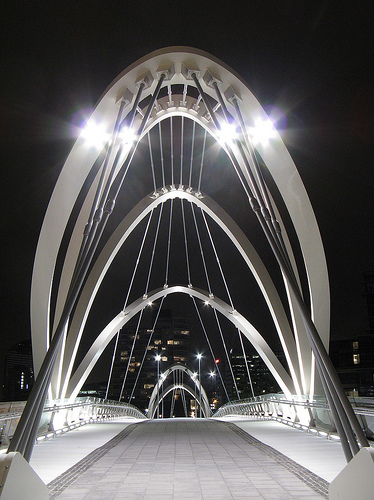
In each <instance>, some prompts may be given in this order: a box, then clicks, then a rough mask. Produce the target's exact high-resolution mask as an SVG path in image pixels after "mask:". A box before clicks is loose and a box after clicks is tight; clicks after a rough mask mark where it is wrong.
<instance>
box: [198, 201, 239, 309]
mask: <svg viewBox="0 0 374 500" xmlns="http://www.w3.org/2000/svg"><path fill="white" fill-rule="evenodd" d="M201 214H202V216H203V219H204V222H205V227H206V230H207V233H208V236H209V240H210V243H211V244H212V249H213V252H214V256H215V258H216V262H217V265H218V267H219V270H220V273H221V277H222V280H223V284H224V285H225V289H226V293H227V296H228V298H229V301H230V305H231V307H232V308H233V309H234V304H233V302H232V299H231V294H230V290H229V287H228V286H227V282H226V278H225V275H224V273H223V269H222V266H221V262H220V260H219V257H218V253H217V250H216V246H215V244H214V241H213V237H212V234H211V232H210V229H209V225H208V221H207V219H206V217H205V213H204V211H203V210H202V209H201Z"/></svg>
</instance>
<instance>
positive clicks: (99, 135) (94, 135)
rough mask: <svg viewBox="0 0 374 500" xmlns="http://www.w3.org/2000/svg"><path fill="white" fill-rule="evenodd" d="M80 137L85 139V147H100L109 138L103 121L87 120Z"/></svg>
mask: <svg viewBox="0 0 374 500" xmlns="http://www.w3.org/2000/svg"><path fill="white" fill-rule="evenodd" d="M81 137H83V139H84V140H85V143H86V145H87V147H89V148H92V147H94V148H97V149H101V148H102V147H103V146H104V144H105V143H106V142H107V141H108V139H109V134H107V132H106V128H105V125H104V124H103V123H96V122H94V121H93V120H91V121H89V122H88V123H87V124H86V126H85V127H84V129H83V130H82V133H81Z"/></svg>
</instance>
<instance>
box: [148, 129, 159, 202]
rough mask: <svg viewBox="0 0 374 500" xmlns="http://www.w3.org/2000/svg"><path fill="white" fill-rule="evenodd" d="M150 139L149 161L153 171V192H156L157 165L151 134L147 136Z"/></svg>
mask: <svg viewBox="0 0 374 500" xmlns="http://www.w3.org/2000/svg"><path fill="white" fill-rule="evenodd" d="M147 139H148V149H149V159H150V162H151V170H152V180H153V191H154V192H156V189H157V188H156V176H155V164H154V162H153V154H152V144H151V138H150V132H148V134H147Z"/></svg>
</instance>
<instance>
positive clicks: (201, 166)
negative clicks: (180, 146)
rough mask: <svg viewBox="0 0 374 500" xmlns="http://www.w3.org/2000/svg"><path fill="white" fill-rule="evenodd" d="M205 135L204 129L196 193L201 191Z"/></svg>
mask: <svg viewBox="0 0 374 500" xmlns="http://www.w3.org/2000/svg"><path fill="white" fill-rule="evenodd" d="M206 135H207V132H206V130H205V129H204V140H203V150H202V152H201V162H200V172H199V182H198V185H197V192H198V193H200V191H201V177H202V175H203V165H204V157H205V144H206Z"/></svg>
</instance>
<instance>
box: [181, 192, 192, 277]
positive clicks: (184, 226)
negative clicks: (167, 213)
mask: <svg viewBox="0 0 374 500" xmlns="http://www.w3.org/2000/svg"><path fill="white" fill-rule="evenodd" d="M181 210H182V221H183V234H184V248H185V252H186V265H187V279H188V286H191V273H190V261H189V258H188V246H187V230H186V220H185V217H184V208H183V200H182V199H181Z"/></svg>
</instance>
